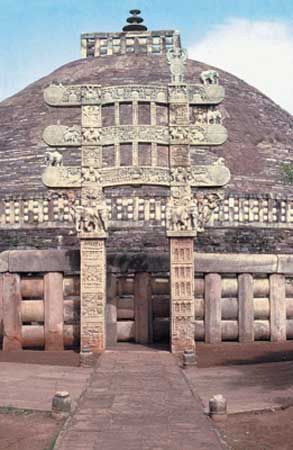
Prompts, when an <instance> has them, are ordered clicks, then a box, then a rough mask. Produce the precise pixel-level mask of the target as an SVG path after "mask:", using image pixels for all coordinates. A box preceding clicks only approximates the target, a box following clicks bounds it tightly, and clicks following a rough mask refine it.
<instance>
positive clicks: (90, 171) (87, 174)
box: [81, 167, 101, 183]
mask: <svg viewBox="0 0 293 450" xmlns="http://www.w3.org/2000/svg"><path fill="white" fill-rule="evenodd" d="M81 179H82V181H83V182H86V183H97V182H99V181H100V179H101V176H100V173H99V171H98V170H97V169H95V168H94V167H83V168H82V169H81Z"/></svg>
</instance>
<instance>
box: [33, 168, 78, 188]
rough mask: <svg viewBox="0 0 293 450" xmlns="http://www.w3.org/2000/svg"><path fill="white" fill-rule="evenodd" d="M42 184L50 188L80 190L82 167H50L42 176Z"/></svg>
mask: <svg viewBox="0 0 293 450" xmlns="http://www.w3.org/2000/svg"><path fill="white" fill-rule="evenodd" d="M42 182H43V183H44V185H45V186H47V187H48V188H80V187H81V168H80V167H65V166H61V167H54V166H48V167H47V168H46V169H45V171H44V172H43V174H42Z"/></svg>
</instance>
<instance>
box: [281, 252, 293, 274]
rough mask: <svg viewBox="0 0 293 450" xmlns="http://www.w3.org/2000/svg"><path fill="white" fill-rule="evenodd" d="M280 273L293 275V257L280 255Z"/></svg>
mask: <svg viewBox="0 0 293 450" xmlns="http://www.w3.org/2000/svg"><path fill="white" fill-rule="evenodd" d="M278 273H283V274H292V273H293V255H278Z"/></svg>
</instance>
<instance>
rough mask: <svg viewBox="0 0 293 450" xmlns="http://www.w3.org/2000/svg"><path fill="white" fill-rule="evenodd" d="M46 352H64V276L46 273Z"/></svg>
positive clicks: (56, 273)
mask: <svg viewBox="0 0 293 450" xmlns="http://www.w3.org/2000/svg"><path fill="white" fill-rule="evenodd" d="M44 301H45V350H49V351H63V350H64V338H63V327H64V300H63V274H62V273H58V272H50V273H46V274H45V276H44Z"/></svg>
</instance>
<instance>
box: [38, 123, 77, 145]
mask: <svg viewBox="0 0 293 450" xmlns="http://www.w3.org/2000/svg"><path fill="white" fill-rule="evenodd" d="M43 139H44V141H45V142H46V144H48V145H50V146H51V147H79V146H80V145H81V128H80V127H79V126H78V125H74V126H72V127H67V126H65V125H49V126H48V127H47V128H45V131H44V133H43Z"/></svg>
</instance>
